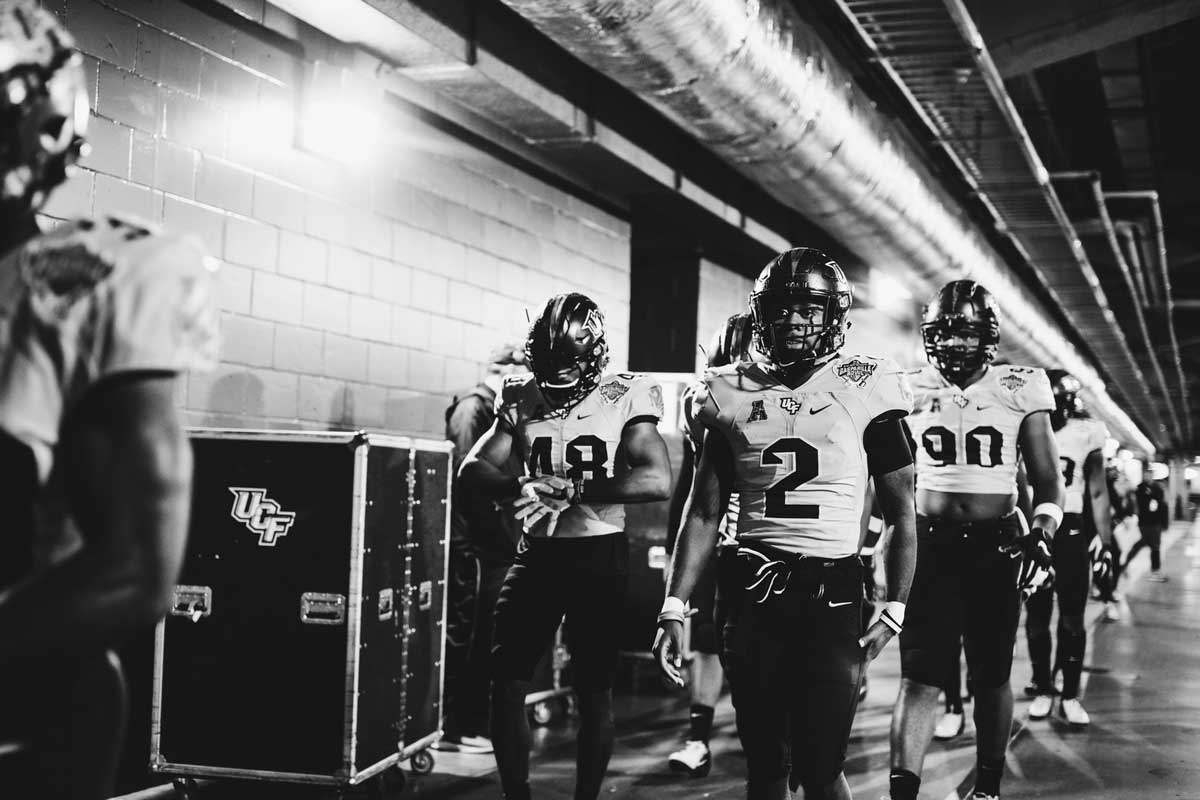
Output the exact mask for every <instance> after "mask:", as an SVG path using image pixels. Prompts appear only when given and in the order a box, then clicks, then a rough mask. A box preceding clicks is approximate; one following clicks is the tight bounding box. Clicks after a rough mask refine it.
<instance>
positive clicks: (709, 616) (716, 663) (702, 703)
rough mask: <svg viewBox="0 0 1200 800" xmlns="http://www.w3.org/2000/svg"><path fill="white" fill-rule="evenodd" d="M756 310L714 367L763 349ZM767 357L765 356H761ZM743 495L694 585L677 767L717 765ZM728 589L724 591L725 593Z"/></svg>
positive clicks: (670, 528) (736, 324)
mask: <svg viewBox="0 0 1200 800" xmlns="http://www.w3.org/2000/svg"><path fill="white" fill-rule="evenodd" d="M752 337H753V330H752V328H751V319H750V315H749V314H746V313H742V314H734V315H733V316H731V317H730V318H729V319H727V320H726V321H725V324H724V325H722V326H721V329H720V330H719V331H717V332H716V333H715V334H714V335H713V339H712V343H711V344H710V345H709V348H708V352H707V354H706V355H707V362H708V367H709V368H710V369H711V368H713V367H722V366H725V365H727V364H734V363H738V362H741V361H750V360H753V359H754V358H755V357H756V356H757V354H758V351H757V350H755V349H754V347H753V344H752V343H751V339H752ZM759 359H760V360H761V357H759ZM695 388H696V387H695V385H694V384H693V385H692V386H689V387H688V388H687V389H685V390H684V392H683V395H682V396H681V397H680V400H679V408H680V414H679V419H680V428H681V432H682V433H683V463H682V465H681V466H680V468H679V480H678V481H676V483H675V491H674V492H673V493H672V495H671V508H670V513H669V514H668V517H667V549H668V550H671V551H673V550H674V546H675V533H676V531H678V530H679V521H680V520H681V519H682V518H683V506H684V503H685V501H686V500H687V495H688V492H689V490H690V489H691V487H692V476H693V475H694V474H695V468H696V461H697V454H698V453H699V452H700V446H701V444H702V443H703V440H704V428H703V426H701V425H700V422H699V420H697V419H696V414H695V410H696V406H695V403H694V402H693V400H694V399H695V397H694V395H695ZM736 531H737V499H736V496H731V497H730V501H729V510H728V513H726V515H725V519H723V520H722V521H721V525H720V531H719V534H720V539H719V541H718V542H717V558H716V560H715V561H713V562H710V563H709V565H708V567H706V568H705V570H704V573H703V574H702V575H701V577H700V581H699V582H698V583H697V585H696V588H695V589H694V590H693V591H692V599H691V605H692V608H693V609H694V610H695V614H693V615H692V618H691V646H692V649H693V651H694V653H693V656H692V665H691V673H692V674H691V680H690V681H689V688H690V690H691V695H692V702H691V714H690V717H689V722H690V724H689V730H688V738H687V741H686V742H684V745H683V747H682V748H680V749H679V750H676V751H675V752H674V753H671V755H670V756H668V757H667V763H668V765H669V766H670V767H671V769H672V770H673V771H675V772H686V773H688V774H689V775H692V776H695V777H703V776H705V775H707V774H708V771H709V769H710V768H711V767H712V754H711V753H710V752H709V749H708V739H709V735H710V734H711V732H712V721H713V713H714V710H715V707H716V705H717V699H718V698H719V697H720V696H721V685H722V684H723V683H724V682H725V670H724V668H723V667H722V666H721V658H720V654H721V649H720V634H721V627H723V625H724V615H723V613H722V612H721V610H719V609H718V608H717V606H718V605H721V606H724V605H726V604H728V595H729V591H730V589H731V586H730V574H731V571H732V570H733V569H734V565H735V561H736V558H737V553H736V549H737V548H736V547H735V545H736V544H737V536H736ZM722 595H724V597H722Z"/></svg>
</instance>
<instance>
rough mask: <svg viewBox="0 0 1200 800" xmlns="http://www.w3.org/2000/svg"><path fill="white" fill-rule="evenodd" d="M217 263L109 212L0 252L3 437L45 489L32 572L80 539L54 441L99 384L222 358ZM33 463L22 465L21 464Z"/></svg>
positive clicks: (195, 245) (193, 246)
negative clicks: (68, 505)
mask: <svg viewBox="0 0 1200 800" xmlns="http://www.w3.org/2000/svg"><path fill="white" fill-rule="evenodd" d="M215 273H216V262H215V261H214V260H213V259H211V258H209V257H208V256H207V255H206V254H205V252H204V249H203V247H202V246H201V245H200V244H199V242H197V241H195V240H193V239H191V238H189V237H179V236H171V235H167V234H164V233H162V232H160V231H158V230H157V229H156V228H155V227H154V226H151V225H148V224H144V223H141V222H139V221H136V220H132V219H127V218H123V217H116V216H103V217H98V218H96V219H83V220H78V221H75V222H70V223H66V224H64V225H60V226H59V227H58V228H56V229H55V230H53V231H51V232H49V233H47V234H44V235H42V236H38V237H36V238H34V239H31V240H29V241H28V242H26V243H25V244H23V245H21V246H20V247H18V248H16V249H15V250H13V251H11V252H9V253H7V254H5V255H4V256H3V258H2V259H0V434H2V435H4V436H6V437H8V438H9V439H11V440H12V441H14V442H16V443H18V446H19V447H20V448H21V449H22V450H23V451H24V452H25V453H27V455H28V458H27V459H26V460H23V463H22V464H21V465H17V466H14V465H12V464H7V465H0V466H4V467H5V471H6V472H9V475H8V479H9V480H13V478H14V476H13V475H12V474H11V472H10V470H14V469H15V470H17V471H24V472H28V473H31V474H29V475H28V476H27V480H28V481H29V482H30V483H31V484H32V485H36V486H39V487H42V490H41V491H39V492H38V493H37V495H38V496H37V497H36V498H35V497H30V498H27V499H28V500H29V502H31V503H36V504H38V505H37V507H38V514H39V519H40V520H41V522H40V523H39V524H38V526H37V531H36V533H35V534H34V535H35V545H34V552H35V554H34V568H42V567H46V566H49V565H51V564H53V563H56V562H58V561H59V560H61V559H62V558H65V557H66V556H67V555H69V554H70V553H71V552H73V551H74V549H75V548H76V547H78V546H79V544H80V543H81V539H80V537H79V536H78V534H77V532H76V530H75V528H74V524H73V523H72V521H71V519H70V517H69V510H68V509H66V500H65V496H64V494H63V488H62V485H63V483H64V481H63V480H62V479H61V475H60V473H59V472H58V469H57V468H58V466H59V462H58V458H57V448H58V445H59V437H60V435H61V432H62V430H63V426H64V423H66V422H69V420H70V419H71V418H72V416H73V415H74V413H75V410H76V409H77V408H78V407H79V406H80V405H81V404H85V403H87V402H88V396H89V394H90V393H91V392H92V390H93V389H94V388H95V387H96V385H97V384H99V383H101V382H102V381H105V380H106V379H109V378H111V377H113V376H117V375H121V374H127V373H131V372H146V371H151V372H170V373H177V372H183V371H188V370H198V369H209V368H211V367H213V366H214V365H215V363H216V360H217V353H218V344H219V342H218V333H217V331H218V317H217V308H216V303H215V294H216V293H215V283H216V281H215V277H216V276H215ZM26 464H27V465H28V466H25V465H26Z"/></svg>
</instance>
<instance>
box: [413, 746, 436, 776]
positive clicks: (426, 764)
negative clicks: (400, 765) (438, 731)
mask: <svg viewBox="0 0 1200 800" xmlns="http://www.w3.org/2000/svg"><path fill="white" fill-rule="evenodd" d="M409 767H410V768H411V769H412V771H413V773H414V774H416V775H428V774H429V773H431V772H433V755H432V754H430V752H429V751H428V750H422V751H421V752H419V753H413V755H412V758H411V759H409Z"/></svg>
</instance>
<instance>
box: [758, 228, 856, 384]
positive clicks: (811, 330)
mask: <svg viewBox="0 0 1200 800" xmlns="http://www.w3.org/2000/svg"><path fill="white" fill-rule="evenodd" d="M796 302H817V303H820V304H821V305H822V306H823V307H824V314H822V316H821V321H820V322H819V323H801V324H800V325H793V326H791V327H792V328H793V329H797V328H798V329H799V333H800V335H801V336H802V337H803V342H802V343H801V344H800V345H799V346H789V345H788V343H787V342H786V341H779V340H777V338H776V336H775V326H774V324H775V323H777V322H778V321H779V320H780V319H781V317H782V316H783V315H784V314H786V312H787V309H788V308H789V306H790V305H791V304H793V303H796ZM851 302H852V296H851V292H850V281H848V280H847V279H846V273H844V272H842V268H841V267H840V266H838V263H837V262H836V261H834V260H833V259H832V258H830V257H829V256H827V255H826V254H825V253H822V252H821V251H820V250H817V249H814V248H812V247H795V248H792V249H791V250H785V251H784V252H782V253H780V254H779V255H777V256H775V258H773V259H771V262H770V263H769V264H767V265H766V266H765V267H763V269H762V272H760V273H759V274H758V280H756V281H755V282H754V290H753V291H752V292H750V317H751V320H752V321H753V330H754V346H755V347H757V348H758V350H759V351H760V352H761V353H762V354H763V355H765V356H767V357H768V358H770V360H771V361H772V362H773V363H774V364H775V366H777V367H782V368H784V369H787V368H791V367H800V368H807V367H811V366H812V365H813V364H814V363H815V362H817V361H818V360H820V359H823V358H826V357H828V356H832V355H834V354H836V353H837V352H838V350H840V349H841V348H842V345H843V344H844V343H845V341H846V327H847V325H846V312H848V311H849V310H850V303H851Z"/></svg>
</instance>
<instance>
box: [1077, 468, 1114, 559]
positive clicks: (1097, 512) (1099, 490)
mask: <svg viewBox="0 0 1200 800" xmlns="http://www.w3.org/2000/svg"><path fill="white" fill-rule="evenodd" d="M1083 474H1084V476H1085V477H1086V480H1087V499H1088V505H1089V506H1091V512H1092V524H1093V525H1095V526H1096V534H1097V535H1098V536H1099V537H1100V541H1101V542H1103V543H1104V546H1105V547H1107V546H1108V545H1109V544H1110V543H1111V542H1112V514H1111V509H1110V508H1109V505H1108V481H1107V480H1106V478H1105V475H1104V454H1103V453H1102V452H1100V451H1099V450H1093V451H1092V452H1090V453H1088V455H1087V458H1086V459H1085V460H1084V462H1083Z"/></svg>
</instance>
